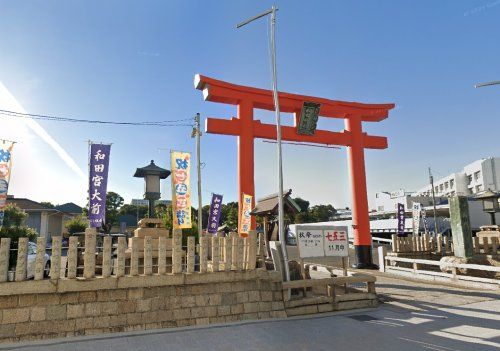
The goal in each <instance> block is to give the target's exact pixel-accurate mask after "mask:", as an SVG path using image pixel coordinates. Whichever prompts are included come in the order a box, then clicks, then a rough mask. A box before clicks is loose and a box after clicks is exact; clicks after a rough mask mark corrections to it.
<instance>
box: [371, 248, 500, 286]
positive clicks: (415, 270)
mask: <svg viewBox="0 0 500 351" xmlns="http://www.w3.org/2000/svg"><path fill="white" fill-rule="evenodd" d="M379 257H380V258H379V266H380V271H382V272H388V273H395V274H400V275H406V276H411V277H414V278H421V279H426V280H440V281H450V282H461V281H462V282H475V283H486V284H488V285H489V287H491V285H494V286H496V287H497V288H498V287H500V280H499V279H496V278H484V277H476V276H471V275H464V274H460V272H459V270H460V269H467V270H476V271H483V272H493V273H494V274H495V275H498V274H500V267H495V266H486V265H478V264H465V263H456V262H444V263H441V262H440V261H433V260H424V259H416V258H406V257H396V256H388V255H387V254H386V251H385V248H383V247H380V248H379ZM382 257H383V258H382ZM396 262H400V263H406V264H410V265H411V266H412V267H411V268H409V267H398V266H396V265H394V263H396ZM442 265H443V266H446V268H447V269H449V270H451V273H446V272H442V271H440V269H438V270H429V269H427V270H426V269H424V266H431V267H439V268H440V267H441V266H442Z"/></svg>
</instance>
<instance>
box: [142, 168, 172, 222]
mask: <svg viewBox="0 0 500 351" xmlns="http://www.w3.org/2000/svg"><path fill="white" fill-rule="evenodd" d="M169 175H170V171H169V170H167V169H163V168H161V167H158V166H157V165H155V161H154V160H151V163H150V164H149V165H147V166H145V167H142V168H137V170H136V171H135V173H134V177H136V178H144V198H145V199H146V200H148V201H149V218H153V217H154V214H155V201H156V200H159V199H160V195H161V194H160V179H165V178H167V177H168V176H169Z"/></svg>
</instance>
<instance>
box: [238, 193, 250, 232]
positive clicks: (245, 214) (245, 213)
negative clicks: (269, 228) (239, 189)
mask: <svg viewBox="0 0 500 351" xmlns="http://www.w3.org/2000/svg"><path fill="white" fill-rule="evenodd" d="M251 211H252V195H247V194H243V206H242V207H241V213H240V218H241V221H240V222H241V224H240V233H241V234H248V232H250V226H251V224H252V216H251V215H250V212H251ZM244 236H245V235H244Z"/></svg>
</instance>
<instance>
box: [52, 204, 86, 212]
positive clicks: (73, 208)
mask: <svg viewBox="0 0 500 351" xmlns="http://www.w3.org/2000/svg"><path fill="white" fill-rule="evenodd" d="M56 210H59V211H61V212H65V213H78V214H81V213H83V208H81V207H80V206H78V205H77V204H74V203H73V202H68V203H65V204H62V205H58V206H56Z"/></svg>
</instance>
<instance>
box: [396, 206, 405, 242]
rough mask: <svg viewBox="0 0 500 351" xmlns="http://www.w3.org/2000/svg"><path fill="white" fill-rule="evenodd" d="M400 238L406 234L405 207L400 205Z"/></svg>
mask: <svg viewBox="0 0 500 351" xmlns="http://www.w3.org/2000/svg"><path fill="white" fill-rule="evenodd" d="M397 232H398V236H403V235H404V234H405V205H404V204H399V203H398V230H397Z"/></svg>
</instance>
